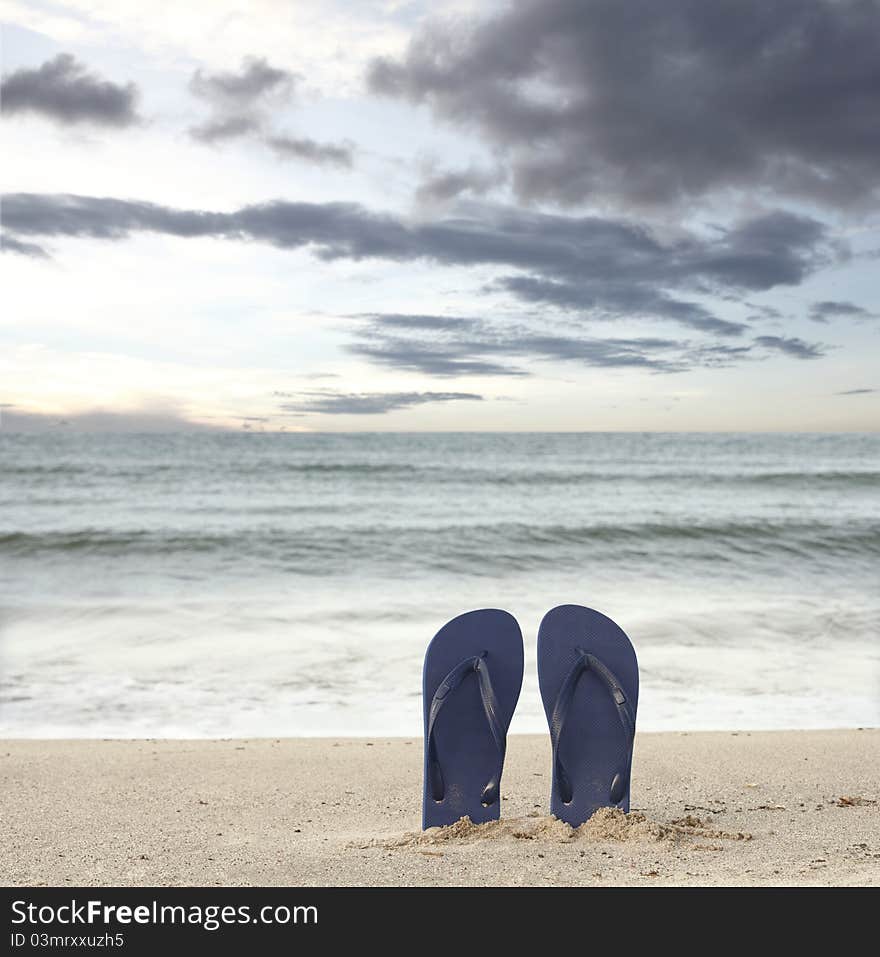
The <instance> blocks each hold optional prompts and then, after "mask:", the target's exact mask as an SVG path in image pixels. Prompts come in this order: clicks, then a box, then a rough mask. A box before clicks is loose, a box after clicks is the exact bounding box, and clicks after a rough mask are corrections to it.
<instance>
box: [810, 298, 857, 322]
mask: <svg viewBox="0 0 880 957" xmlns="http://www.w3.org/2000/svg"><path fill="white" fill-rule="evenodd" d="M841 316H843V317H851V318H857V319H867V318H870V316H871V313H870V312H868V310H867V309H862V307H861V306H857V305H856V304H855V303H852V302H839V301H835V300H828V299H826V300H825V301H824V302H814V303H813V305H812V306H811V307H810V318H811V319H812V320H813V322H828V321H829V320H830V319H836V318H839V317H841Z"/></svg>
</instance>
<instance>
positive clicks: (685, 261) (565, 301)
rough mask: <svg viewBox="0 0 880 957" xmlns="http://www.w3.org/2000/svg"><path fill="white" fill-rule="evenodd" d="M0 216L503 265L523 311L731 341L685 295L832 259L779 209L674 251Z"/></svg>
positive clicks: (500, 283)
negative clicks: (649, 324) (676, 328)
mask: <svg viewBox="0 0 880 957" xmlns="http://www.w3.org/2000/svg"><path fill="white" fill-rule="evenodd" d="M3 212H4V222H5V226H6V228H7V229H8V230H10V231H11V232H12V233H13V234H14V235H15V236H16V238H18V239H19V240H25V239H29V238H31V237H37V236H40V237H52V236H85V237H91V238H100V239H121V238H123V237H125V236H127V235H129V234H131V233H136V232H158V233H165V234H169V235H174V236H183V237H198V236H213V237H222V238H227V239H234V240H244V241H255V242H264V243H268V244H271V245H273V246H276V247H279V248H284V249H295V248H300V247H309V248H311V249H312V250H313V251H314V252H315V254H316V255H317V256H319V257H320V258H322V259H326V260H333V259H343V258H345V259H364V258H378V259H385V260H391V261H395V262H411V261H415V260H424V261H429V262H435V263H438V264H441V265H446V266H480V267H486V266H491V267H497V268H499V269H500V270H501V274H500V275H499V276H497V277H496V278H495V279H494V280H493V282H491V283H490V288H501V289H503V290H505V291H507V292H508V293H510V294H511V295H513V296H514V297H515V298H516V299H518V300H520V301H522V302H527V303H538V304H542V305H544V306H547V307H552V308H555V309H559V310H564V311H565V312H567V313H569V314H575V315H577V316H580V317H589V318H595V319H614V318H619V317H634V318H657V319H665V320H669V321H673V322H676V323H678V324H680V325H683V326H685V327H687V328H690V329H693V330H696V331H699V332H702V333H706V334H709V335H725V336H736V335H740V334H742V333H743V332H744V331H745V328H746V327H745V326H744V324H742V323H740V322H735V321H732V320H729V319H726V318H723V317H719V316H716V315H714V313H712V312H711V311H710V310H709V308H708V307H707V306H704V305H701V304H699V303H696V302H694V301H692V300H690V299H683V298H681V297H680V294H681V293H683V292H690V293H695V294H700V295H716V294H717V295H729V296H731V297H733V298H734V299H735V298H736V297H737V296H741V295H742V294H743V293H745V292H755V291H758V292H761V291H765V290H767V289H771V288H773V287H775V286H778V285H796V284H798V283H800V282H801V281H803V280H804V279H805V278H806V277H808V276H809V275H811V274H812V273H813V272H815V271H816V270H818V269H819V268H820V267H822V266H824V265H825V264H827V263H829V262H831V261H832V260H833V257H834V256H835V255H837V254H838V251H837V250H836V249H835V247H834V244H833V243H832V242H831V240H830V239H829V237H828V235H827V232H826V230H825V228H824V227H823V226H822V225H821V224H820V223H818V222H816V221H815V220H812V219H809V218H807V217H804V216H797V215H794V214H791V213H783V212H774V213H767V214H763V215H761V216H757V217H754V218H752V219H749V220H746V221H743V222H740V223H737V224H734V225H733V226H731V227H729V228H725V229H716V230H713V231H712V232H711V233H709V234H707V235H700V234H696V233H679V234H677V235H676V236H675V238H673V239H669V240H662V239H661V238H659V237H658V236H657V235H655V234H654V233H652V232H650V231H649V230H647V229H645V228H642V227H639V226H636V225H633V224H632V223H628V222H625V221H621V220H614V219H603V218H599V217H595V216H587V217H574V216H559V215H549V214H545V213H530V212H524V211H521V210H515V209H511V208H509V207H498V206H485V205H483V206H477V207H472V208H470V210H469V211H462V212H461V214H460V215H458V216H455V217H450V218H446V219H435V220H427V221H424V220H423V221H411V220H407V219H403V218H400V217H397V216H393V215H389V214H382V213H376V212H372V211H370V210H368V209H365V208H364V207H363V206H360V205H358V204H355V203H290V202H282V201H274V202H268V203H263V204H260V205H255V206H244V207H242V208H240V209H238V210H235V211H233V212H225V213H213V212H204V211H201V210H186V209H175V208H171V207H167V206H159V205H155V204H152V203H144V202H138V201H133V200H119V199H108V198H98V197H88V196H71V195H40V194H29V193H18V194H11V195H9V196H7V197H6V198H5V200H4V206H3ZM511 270H512V271H513V272H511Z"/></svg>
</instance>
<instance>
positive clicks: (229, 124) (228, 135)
mask: <svg viewBox="0 0 880 957" xmlns="http://www.w3.org/2000/svg"><path fill="white" fill-rule="evenodd" d="M260 125H261V124H260V121H259V119H258V118H257V117H255V116H225V117H220V118H219V119H214V120H209V121H208V122H207V123H202V124H201V126H193V127H191V128H190V131H189V132H190V135H191V136H192V137H193V139H196V140H199V141H200V142H202V143H222V142H223V141H224V140H234V139H237V138H238V137H240V136H247V134H248V133H256V132H258V131H259V129H260Z"/></svg>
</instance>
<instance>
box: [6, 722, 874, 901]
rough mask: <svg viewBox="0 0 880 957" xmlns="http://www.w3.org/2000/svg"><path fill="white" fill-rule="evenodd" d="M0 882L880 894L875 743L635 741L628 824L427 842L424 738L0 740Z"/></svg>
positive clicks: (529, 771) (450, 836)
mask: <svg viewBox="0 0 880 957" xmlns="http://www.w3.org/2000/svg"><path fill="white" fill-rule="evenodd" d="M0 755H2V758H0V788H2V798H0V802H2V803H0V842H2V846H3V848H4V853H3V856H2V863H0V883H2V884H4V885H44V884H49V885H64V884H71V885H101V884H104V885H211V884H218V885H327V884H330V885H343V884H355V885H380V884H381V885H386V884H390V885H412V884H416V885H433V884H440V885H443V884H449V885H519V884H527V885H532V884H534V885H602V884H617V885H620V884H623V885H639V886H646V885H661V884H670V885H681V884H698V885H743V884H745V885H749V884H782V885H787V884H815V885H880V730H877V729H863V730H851V731H792V732H751V733H748V732H741V733H731V732H711V733H709V732H701V733H677V734H640V735H639V737H638V739H637V742H636V752H635V755H636V756H635V770H634V784H633V811H632V813H631V814H630V815H629V816H628V817H624V816H623V815H621V814H620V813H619V812H617V813H602V812H600V814H599V815H598V816H597V817H594V818H593V819H592V820H591V821H590V822H588V823H587V825H585V826H584V827H582V828H581V829H579V830H578V831H576V832H575V831H572V830H570V829H569V828H567V827H566V826H564V825H561V824H560V823H559V822H557V821H555V820H554V819H552V818H550V817H549V816H548V814H547V801H548V788H549V744H548V741H547V739H546V738H545V737H543V736H518V737H517V736H515V737H512V738H511V739H510V742H509V748H508V759H507V767H506V771H505V776H504V788H503V791H504V798H503V819H502V821H501V822H500V823H499V824H490V825H484V826H483V827H481V828H475V827H472V826H468V825H467V824H463V823H461V822H460V823H459V824H458V825H456V826H454V827H452V828H447V829H443V830H440V831H435V832H427V833H424V834H423V833H420V832H419V830H418V828H419V819H420V818H419V815H420V808H419V802H420V780H421V742H420V741H418V740H414V739H403V738H394V739H347V740H331V739H279V740H272V739H256V740H240V741H236V740H203V741H172V740H141V741H116V740H113V741H60V740H59V741H32V740H10V741H5V742H2V744H0Z"/></svg>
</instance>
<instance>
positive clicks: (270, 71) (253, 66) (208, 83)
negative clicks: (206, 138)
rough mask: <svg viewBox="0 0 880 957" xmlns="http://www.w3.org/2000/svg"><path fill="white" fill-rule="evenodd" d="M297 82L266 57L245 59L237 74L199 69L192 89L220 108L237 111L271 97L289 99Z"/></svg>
mask: <svg viewBox="0 0 880 957" xmlns="http://www.w3.org/2000/svg"><path fill="white" fill-rule="evenodd" d="M295 81H296V76H295V75H294V74H293V73H291V72H289V71H288V70H282V69H280V68H279V67H274V66H271V65H270V64H269V63H268V62H267V61H266V60H265V59H264V58H263V57H245V58H244V60H242V63H241V69H240V70H238V71H237V72H236V71H233V70H230V71H225V72H219V73H206V72H205V71H204V70H196V71H195V73H194V74H193V75H192V79H191V80H190V89H191V90H192V91H193V93H195V94H196V96H200V97H202V98H203V99H205V100H208V101H209V102H211V103H213V104H214V105H216V106H218V107H221V108H223V109H230V110H235V109H243V108H250V107H253V106H254V105H255V103H256V102H257V101H260V100H265V99H266V98H267V97H270V96H281V97H286V96H287V95H288V94H289V93H290V91H291V89H292V87H293V84H294V82H295Z"/></svg>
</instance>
